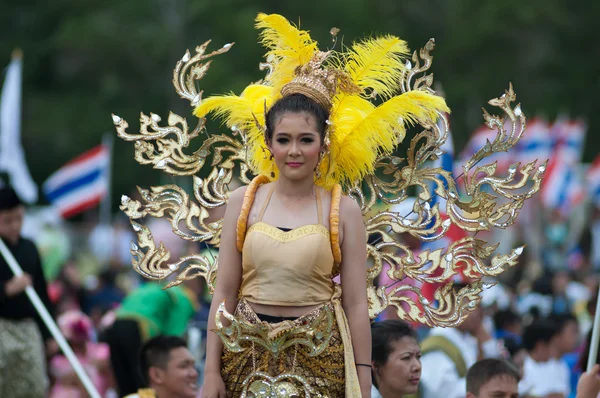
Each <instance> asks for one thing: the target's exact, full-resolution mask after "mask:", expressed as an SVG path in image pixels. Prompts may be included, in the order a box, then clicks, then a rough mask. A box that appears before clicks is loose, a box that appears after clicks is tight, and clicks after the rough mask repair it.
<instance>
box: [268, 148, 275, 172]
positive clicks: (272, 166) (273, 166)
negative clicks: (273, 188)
mask: <svg viewBox="0 0 600 398" xmlns="http://www.w3.org/2000/svg"><path fill="white" fill-rule="evenodd" d="M273 158H274V156H273V152H271V157H270V158H269V160H271V178H275V161H274V160H273Z"/></svg>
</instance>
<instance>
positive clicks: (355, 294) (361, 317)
mask: <svg viewBox="0 0 600 398" xmlns="http://www.w3.org/2000/svg"><path fill="white" fill-rule="evenodd" d="M340 224H341V228H342V232H343V241H342V265H341V268H340V274H341V281H342V306H343V308H344V312H345V313H346V317H347V318H348V325H349V327H350V334H351V335H352V347H353V349H354V360H355V363H360V364H366V365H368V364H370V363H371V327H370V323H369V308H368V303H367V247H366V245H367V238H366V231H365V224H364V221H363V217H362V213H361V211H360V208H359V207H358V205H357V204H356V203H355V202H354V201H353V200H352V199H350V198H349V197H342V199H341V202H340ZM348 365H349V366H352V365H353V364H348ZM356 370H357V372H358V381H359V383H360V389H361V393H362V396H363V398H365V397H370V396H371V369H370V368H368V367H366V366H357V367H356Z"/></svg>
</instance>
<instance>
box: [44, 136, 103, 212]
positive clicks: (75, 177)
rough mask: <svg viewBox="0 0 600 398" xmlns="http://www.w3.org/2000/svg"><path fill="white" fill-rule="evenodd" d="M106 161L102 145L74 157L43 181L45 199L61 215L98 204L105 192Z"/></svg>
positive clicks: (80, 210) (81, 210)
mask: <svg viewBox="0 0 600 398" xmlns="http://www.w3.org/2000/svg"><path fill="white" fill-rule="evenodd" d="M109 163H110V153H109V150H108V148H107V146H105V145H98V146H97V147H95V148H93V149H90V150H89V151H87V152H85V153H83V154H81V155H79V156H77V157H76V158H75V159H73V160H71V161H70V162H68V163H67V164H65V165H64V166H63V167H61V168H60V169H58V170H57V171H56V172H54V174H52V175H51V176H50V177H49V178H48V179H47V180H46V182H44V185H43V191H44V194H45V196H46V198H47V199H48V201H49V202H50V203H52V204H53V205H54V206H56V207H57V208H58V210H59V211H60V214H61V215H62V216H63V217H64V218H69V217H72V216H74V215H76V214H79V213H81V212H83V211H85V210H87V209H90V208H92V207H95V206H97V205H98V204H99V203H100V202H101V201H102V199H103V198H104V197H105V196H106V194H107V192H108V167H109Z"/></svg>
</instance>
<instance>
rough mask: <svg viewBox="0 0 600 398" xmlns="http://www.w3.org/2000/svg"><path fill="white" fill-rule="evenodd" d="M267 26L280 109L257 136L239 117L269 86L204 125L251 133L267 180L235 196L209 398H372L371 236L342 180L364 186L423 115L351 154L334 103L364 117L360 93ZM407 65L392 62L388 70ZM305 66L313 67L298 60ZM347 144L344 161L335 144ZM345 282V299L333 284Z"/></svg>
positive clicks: (212, 341)
mask: <svg viewBox="0 0 600 398" xmlns="http://www.w3.org/2000/svg"><path fill="white" fill-rule="evenodd" d="M257 22H258V27H261V28H264V29H265V30H264V31H263V34H262V39H263V42H264V43H265V44H267V47H269V48H270V49H271V52H270V55H271V59H273V57H275V58H276V61H275V62H274V64H275V65H272V66H273V71H272V73H271V81H270V82H271V84H267V87H269V90H273V89H275V90H274V91H275V95H274V96H273V97H272V99H273V101H272V102H271V103H270V104H268V103H267V99H265V100H264V103H263V104H262V106H263V107H264V111H263V112H261V113H263V115H264V120H263V121H260V120H259V118H258V117H257V116H256V115H253V119H254V120H251V122H250V123H251V124H254V126H251V124H249V121H248V118H249V117H250V116H251V114H250V112H249V111H248V112H246V115H245V116H243V115H241V116H238V115H237V114H238V113H242V111H240V109H239V102H241V101H242V100H243V99H244V98H248V97H252V95H253V90H257V91H258V90H261V89H263V87H258V86H261V85H259V84H256V85H251V86H249V87H248V88H247V89H246V90H245V91H244V93H242V95H241V96H240V97H235V96H220V97H210V98H207V99H204V100H202V103H201V104H200V105H199V107H198V108H197V109H196V115H197V116H200V117H203V116H204V115H206V114H207V113H208V112H211V111H212V112H216V113H217V114H220V115H226V116H227V117H228V121H227V123H228V125H229V126H230V127H232V128H234V125H235V124H236V122H239V119H243V118H244V117H245V118H246V120H245V121H242V122H241V125H242V126H244V128H246V129H248V128H250V129H254V130H257V131H255V133H254V135H252V133H250V137H251V138H250V139H251V143H250V146H251V149H252V142H254V143H256V144H255V146H254V150H251V151H250V153H251V154H253V155H254V158H252V159H251V161H253V162H254V164H255V165H256V167H257V168H258V169H259V171H262V173H260V172H259V176H258V177H257V178H255V179H254V180H253V181H252V183H251V184H250V185H249V186H245V187H242V188H239V189H238V190H236V191H234V192H233V193H232V194H231V195H230V197H229V201H228V204H227V210H226V213H225V216H224V220H223V229H222V234H221V245H220V249H219V268H218V273H217V279H216V280H217V282H216V288H215V292H214V296H213V301H212V306H211V311H210V321H209V322H210V323H209V329H211V330H214V331H216V333H210V334H209V337H208V341H207V360H206V368H205V384H204V387H203V397H204V398H220V397H225V396H227V397H238V396H246V394H249V395H250V396H273V397H284V396H286V397H287V396H290V397H291V396H321V397H358V396H362V397H369V396H370V389H371V365H370V363H371V361H370V359H371V357H370V356H371V342H370V326H369V313H368V303H367V295H366V289H365V280H366V258H367V252H366V233H365V225H364V222H363V215H362V213H361V209H360V208H359V206H358V204H357V203H356V202H355V201H353V200H352V199H350V198H349V197H348V196H342V195H341V187H340V185H339V183H341V182H345V181H343V180H341V181H340V176H344V177H346V178H348V179H350V178H349V177H350V176H352V174H353V173H359V174H363V175H364V173H365V170H368V169H369V168H370V167H372V164H371V163H372V162H373V160H374V154H375V153H377V152H379V151H381V147H382V146H383V147H384V148H385V144H386V143H387V144H388V145H392V146H393V144H394V143H395V138H396V137H395V136H396V135H397V134H398V133H399V131H400V130H394V127H396V126H397V125H398V124H402V123H403V122H401V121H400V122H399V121H398V119H399V118H400V116H401V114H402V115H406V114H408V115H410V116H413V113H410V111H407V110H406V109H404V110H399V111H396V112H394V111H391V110H388V112H391V113H392V116H391V117H392V118H393V122H391V123H388V122H387V121H386V120H385V115H380V117H381V119H382V120H383V121H384V123H386V127H387V128H386V129H384V130H383V131H368V129H367V130H365V131H362V133H363V136H362V137H357V138H358V142H355V143H349V144H348V147H347V148H343V147H341V148H340V147H339V143H338V142H339V141H340V140H339V133H340V132H341V131H343V128H342V127H341V123H338V124H337V125H336V124H335V123H334V121H335V120H334V119H333V118H332V115H331V110H332V108H334V109H335V107H336V105H338V107H339V105H340V104H339V102H338V103H337V104H336V101H335V96H336V95H346V96H347V97H349V98H352V97H355V98H356V99H357V100H359V101H358V102H357V101H355V102H354V104H353V103H352V102H350V103H348V104H346V105H345V106H348V107H353V108H354V109H355V110H357V111H359V112H360V111H363V110H364V109H361V106H362V105H363V103H362V102H361V101H360V99H361V98H360V97H359V96H360V94H363V92H362V91H363V90H362V89H361V87H360V86H359V84H357V83H359V82H357V81H356V80H353V79H352V77H351V76H350V75H348V74H346V73H345V72H344V71H342V70H339V69H334V68H328V67H327V66H325V61H326V60H327V58H328V57H329V56H330V53H323V52H317V51H316V45H314V44H313V43H314V42H312V40H310V37H308V35H307V33H306V32H303V31H299V30H297V29H296V28H294V27H292V26H291V25H290V24H289V23H288V22H287V21H286V20H285V19H283V18H282V17H280V16H278V15H264V14H261V15H259V17H258V18H257ZM290 36H291V38H290ZM390 42H391V43H392V44H397V46H396V49H397V50H401V49H403V48H404V47H403V42H401V41H400V40H398V39H396V38H392V39H390ZM281 43H285V44H283V45H282V44H281ZM290 43H295V44H296V45H297V48H296V49H295V51H294V52H293V55H294V56H295V57H296V58H295V59H294V60H295V61H296V63H297V65H296V66H295V68H294V69H291V70H292V71H293V73H288V76H286V77H287V81H285V83H284V84H281V82H276V83H273V82H274V81H275V79H276V77H277V76H278V72H279V76H281V75H283V73H282V72H281V70H283V69H284V68H285V67H286V65H285V63H286V62H288V63H289V62H290V59H289V58H290V56H289V53H290V47H293V45H294V44H291V45H290ZM378 44H379V43H378ZM286 51H287V54H286ZM303 51H304V53H306V54H305V55H303V54H302V52H303ZM398 52H400V51H398ZM298 54H300V56H298ZM382 54H383V55H386V54H387V53H382ZM396 55H397V54H394V52H393V51H392V52H390V53H389V55H388V58H390V60H388V62H393V61H394V60H395V58H396ZM302 56H304V58H305V61H304V62H302V60H298V59H297V58H298V57H300V58H302ZM277 57H279V58H278V59H277ZM384 58H385V57H384ZM384 71H385V70H384ZM283 80H285V78H284V79H283ZM278 83H279V84H280V86H279V87H277V84H278ZM263 85H264V82H263ZM253 86H254V87H253ZM253 99H254V98H253ZM256 102H258V103H259V104H260V101H256V100H255V99H254V103H256ZM406 102H407V104H408V105H410V106H411V107H412V108H414V109H415V112H414V113H416V114H420V115H424V114H431V113H434V112H435V111H436V110H438V109H445V104H444V102H443V100H442V99H441V98H439V97H435V96H433V95H430V94H427V93H423V92H421V93H417V97H415V98H413V99H412V101H411V99H408V100H406ZM269 105H270V106H269ZM369 105H370V103H369ZM373 109H375V107H373ZM338 111H339V109H338ZM403 112H404V113H403ZM339 114H340V112H338V115H339ZM387 117H388V118H389V117H390V116H389V115H387ZM351 123H352V121H348V124H351ZM263 124H264V126H263ZM372 127H373V128H374V129H377V127H378V126H377V124H374V125H372ZM380 127H381V126H380ZM401 131H403V129H402V130H401ZM336 133H337V135H336ZM378 133H379V134H380V137H378V136H377V134H378ZM347 135H349V136H350V137H351V134H347ZM381 136H383V138H382V137H381ZM336 139H337V142H335V143H336V144H338V146H337V147H336V149H337V151H338V153H337V154H336V156H335V157H334V156H333V155H332V151H331V149H332V148H331V142H332V141H336ZM356 144H358V145H360V146H362V147H358V148H357V147H356V146H353V145H356ZM257 149H258V150H257ZM261 151H262V152H261ZM346 151H348V152H349V153H344V152H346ZM353 152H354V153H353ZM348 158H349V159H351V161H350V162H348V160H345V159H348ZM336 161H337V163H336ZM353 168H357V169H356V170H353ZM261 169H262V170H261ZM337 275H340V280H341V287H340V286H338V285H336V283H334V282H333V278H334V277H336V276H337ZM342 288H343V294H342V293H341V290H342ZM229 313H233V314H234V315H233V316H231V315H229V320H230V321H232V322H233V323H234V325H233V328H232V327H225V326H223V325H220V324H219V323H220V321H219V318H220V316H221V315H228V314H229ZM215 318H216V321H215ZM253 327H254V331H252V328H253ZM234 329H235V330H245V331H246V333H247V334H249V335H256V334H261V335H262V336H263V337H264V336H268V337H266V338H264V339H263V340H260V342H259V340H252V342H251V343H249V342H250V339H247V340H246V342H245V343H244V345H243V347H242V344H241V343H237V342H236V341H235V340H236V339H235V338H232V337H231V336H232V335H237V336H238V337H239V336H241V334H242V332H240V333H237V332H234ZM238 340H243V338H238ZM223 342H225V347H224V345H223ZM261 342H262V344H261ZM298 386H300V388H298ZM252 394H254V395H252Z"/></svg>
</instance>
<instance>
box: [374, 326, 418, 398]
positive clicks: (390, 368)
mask: <svg viewBox="0 0 600 398" xmlns="http://www.w3.org/2000/svg"><path fill="white" fill-rule="evenodd" d="M371 339H372V365H373V377H372V380H373V389H372V390H371V397H372V398H399V397H404V396H407V395H412V394H416V393H417V390H418V389H419V381H420V380H421V349H420V348H419V343H418V342H417V335H416V333H415V331H414V330H412V329H411V328H410V326H408V324H407V323H406V322H404V321H400V320H387V321H383V322H376V323H373V324H372V325H371Z"/></svg>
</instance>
